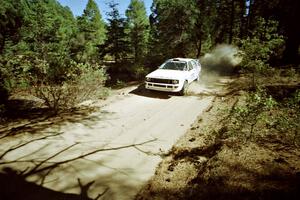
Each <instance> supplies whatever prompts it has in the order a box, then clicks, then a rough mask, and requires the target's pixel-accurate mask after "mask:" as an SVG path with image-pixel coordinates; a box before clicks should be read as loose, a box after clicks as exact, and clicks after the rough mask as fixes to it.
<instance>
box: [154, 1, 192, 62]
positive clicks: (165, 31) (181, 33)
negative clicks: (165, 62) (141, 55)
mask: <svg viewBox="0 0 300 200" xmlns="http://www.w3.org/2000/svg"><path fill="white" fill-rule="evenodd" d="M153 10H154V12H155V15H153V16H155V19H154V20H153V19H152V21H153V22H155V23H154V24H152V26H153V25H154V26H156V30H157V34H156V36H158V40H159V44H157V46H160V48H158V49H160V50H163V51H164V57H177V56H178V57H184V56H188V55H189V54H190V53H191V46H192V40H191V38H192V30H194V27H195V24H196V14H197V9H196V2H195V0H187V1H181V0H154V1H153Z"/></svg>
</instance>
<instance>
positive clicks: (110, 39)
mask: <svg viewBox="0 0 300 200" xmlns="http://www.w3.org/2000/svg"><path fill="white" fill-rule="evenodd" d="M117 5H118V4H116V3H113V2H110V4H109V7H110V9H111V11H110V12H109V13H108V16H109V17H110V18H109V19H108V27H107V38H106V40H105V43H104V45H102V46H101V55H102V57H104V56H105V55H107V54H108V55H109V56H111V57H112V58H113V59H114V61H115V62H117V63H120V62H122V60H124V59H125V58H126V56H127V54H128V51H129V47H128V38H127V34H126V32H125V28H126V20H125V18H122V17H121V16H120V14H119V11H118V10H117Z"/></svg>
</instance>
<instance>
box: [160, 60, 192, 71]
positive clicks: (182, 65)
mask: <svg viewBox="0 0 300 200" xmlns="http://www.w3.org/2000/svg"><path fill="white" fill-rule="evenodd" d="M160 69H171V70H180V71H184V70H186V62H178V61H177V62H174V61H168V62H166V63H165V64H163V65H162V66H161V67H160Z"/></svg>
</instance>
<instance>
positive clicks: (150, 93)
mask: <svg viewBox="0 0 300 200" xmlns="http://www.w3.org/2000/svg"><path fill="white" fill-rule="evenodd" d="M129 93H130V94H135V95H138V96H143V97H149V98H155V99H170V98H171V97H172V96H175V95H176V94H174V93H170V92H160V91H154V90H147V89H145V84H140V85H139V86H138V87H137V88H136V89H134V90H132V91H131V92H129Z"/></svg>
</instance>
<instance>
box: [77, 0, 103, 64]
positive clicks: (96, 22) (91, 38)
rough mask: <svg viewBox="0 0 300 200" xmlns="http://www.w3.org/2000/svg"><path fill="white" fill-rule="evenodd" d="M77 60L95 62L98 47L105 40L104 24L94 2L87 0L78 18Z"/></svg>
mask: <svg viewBox="0 0 300 200" xmlns="http://www.w3.org/2000/svg"><path fill="white" fill-rule="evenodd" d="M77 21H78V27H79V34H78V44H79V45H78V47H77V50H78V51H79V55H78V58H77V59H78V60H79V61H81V62H86V61H89V62H96V61H97V58H98V52H99V50H98V47H99V45H101V44H103V42H104V40H105V32H106V31H105V24H104V22H103V20H102V17H101V14H100V11H99V8H98V6H97V4H96V2H95V1H94V0H89V1H88V3H87V5H86V8H85V9H84V11H83V14H82V16H80V17H78V19H77Z"/></svg>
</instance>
